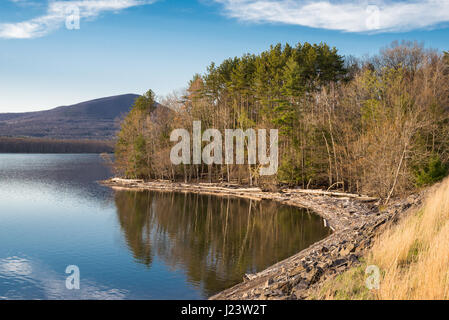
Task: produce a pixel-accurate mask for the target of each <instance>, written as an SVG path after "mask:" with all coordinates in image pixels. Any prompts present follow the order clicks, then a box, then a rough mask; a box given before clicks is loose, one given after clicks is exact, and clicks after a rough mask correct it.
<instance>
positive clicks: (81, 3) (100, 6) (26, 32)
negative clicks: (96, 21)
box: [0, 0, 155, 39]
mask: <svg viewBox="0 0 449 320" xmlns="http://www.w3.org/2000/svg"><path fill="white" fill-rule="evenodd" d="M12 1H13V2H20V3H26V2H25V1H20V0H12ZM153 2H155V0H77V1H54V0H49V1H48V6H47V10H46V13H45V14H44V15H42V16H38V17H36V18H33V19H30V20H27V21H22V22H17V23H0V38H4V39H30V38H37V37H42V36H44V35H46V34H48V33H50V32H51V31H53V30H56V29H58V28H60V27H62V26H63V25H64V23H65V21H66V18H67V17H68V16H69V15H70V14H71V13H72V12H73V8H76V9H77V10H79V16H80V18H81V19H83V18H91V19H92V18H96V17H98V16H99V15H100V14H101V13H102V12H107V11H114V12H117V11H120V10H123V9H127V8H131V7H135V6H141V5H145V4H151V3H153Z"/></svg>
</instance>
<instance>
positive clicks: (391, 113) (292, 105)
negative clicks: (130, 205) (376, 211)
mask: <svg viewBox="0 0 449 320" xmlns="http://www.w3.org/2000/svg"><path fill="white" fill-rule="evenodd" d="M162 106H163V107H162ZM195 120H200V121H201V122H202V127H203V128H216V129H219V130H220V131H223V132H224V130H225V129H234V128H241V129H243V130H246V129H248V128H253V129H259V128H260V129H278V130H279V170H278V172H277V174H276V175H275V176H271V177H263V176H259V174H258V172H259V170H258V169H259V166H258V165H250V164H245V165H231V164H221V165H215V164H213V165H206V164H199V165H198V164H195V165H193V164H192V165H179V166H175V165H173V164H172V163H171V161H170V150H171V148H172V147H173V145H174V143H173V142H171V141H170V132H171V131H172V130H174V129H177V128H185V129H187V130H190V132H191V130H192V123H193V121H195ZM448 144H449V54H448V53H439V52H437V51H435V50H432V49H426V48H424V46H423V45H421V44H418V43H416V42H402V43H398V42H395V43H393V44H391V45H390V46H388V47H386V48H384V49H382V50H381V51H380V53H379V54H377V55H376V56H374V57H370V58H365V59H357V58H354V57H352V56H347V57H343V56H342V55H340V54H339V53H338V51H337V49H336V48H331V47H329V46H328V45H326V44H323V43H321V44H309V43H304V44H297V45H296V46H294V47H293V46H290V45H288V44H286V45H281V44H278V45H275V46H271V47H270V48H269V49H268V50H267V51H264V52H262V53H260V54H258V55H254V54H246V55H243V56H242V57H235V58H230V59H227V60H225V61H223V62H222V63H221V64H220V65H216V64H215V63H212V64H211V65H210V66H209V67H208V68H207V71H206V72H205V74H202V75H200V74H196V75H195V76H194V77H193V79H192V80H191V81H190V82H189V84H188V87H187V89H186V90H185V92H182V93H174V94H171V95H169V96H167V97H165V98H164V99H163V100H162V101H161V105H157V104H156V103H155V95H154V93H153V92H152V91H151V90H150V91H148V92H147V93H146V94H145V95H143V96H141V97H140V98H138V99H137V100H136V103H135V104H134V106H133V108H132V109H131V111H130V113H129V114H128V116H127V117H126V118H125V119H124V120H123V122H122V125H121V131H120V132H119V134H118V139H117V144H116V148H115V151H116V162H115V165H116V169H117V171H118V172H120V173H121V174H122V175H123V176H126V177H131V178H144V179H170V180H182V181H186V182H191V181H223V182H235V183H240V184H249V185H258V186H261V187H263V188H270V187H273V186H276V185H280V184H282V185H290V186H300V187H303V188H312V187H320V188H326V189H336V188H338V189H340V190H345V191H350V192H356V193H365V194H370V195H375V196H379V197H382V198H389V197H391V196H393V195H395V194H403V193H407V192H410V191H412V190H415V189H416V188H419V187H421V186H424V185H427V184H430V183H433V182H435V181H438V180H440V179H441V178H442V177H444V176H445V175H447V173H448V164H449V154H448V151H449V145H448Z"/></svg>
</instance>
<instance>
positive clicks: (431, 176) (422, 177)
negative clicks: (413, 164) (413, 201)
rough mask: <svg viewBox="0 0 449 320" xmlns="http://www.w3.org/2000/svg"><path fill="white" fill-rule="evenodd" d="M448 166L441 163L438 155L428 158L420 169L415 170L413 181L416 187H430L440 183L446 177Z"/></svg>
mask: <svg viewBox="0 0 449 320" xmlns="http://www.w3.org/2000/svg"><path fill="white" fill-rule="evenodd" d="M448 170H449V166H448V165H447V164H444V163H443V162H442V161H441V158H440V156H439V155H437V154H435V155H433V156H432V157H430V158H429V160H428V161H427V163H424V164H423V165H422V166H421V167H420V168H417V169H416V170H415V180H416V185H417V186H418V187H422V186H427V185H431V184H432V183H435V182H438V181H441V180H442V179H443V178H445V177H446V176H447V175H448Z"/></svg>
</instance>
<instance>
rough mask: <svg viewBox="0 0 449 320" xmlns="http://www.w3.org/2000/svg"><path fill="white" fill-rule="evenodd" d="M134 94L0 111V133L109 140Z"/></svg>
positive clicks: (128, 108)
mask: <svg viewBox="0 0 449 320" xmlns="http://www.w3.org/2000/svg"><path fill="white" fill-rule="evenodd" d="M137 97H139V96H138V95H136V94H124V95H118V96H113V97H106V98H100V99H95V100H90V101H86V102H81V103H77V104H74V105H70V106H62V107H57V108H54V109H51V110H45V111H36V112H25V113H0V136H3V137H34V138H50V139H95V140H111V139H113V138H114V136H115V134H116V132H117V130H118V129H119V127H118V119H120V118H121V117H123V116H124V115H125V114H126V113H128V111H129V110H130V108H131V106H132V105H133V103H134V100H135V99H136V98H137Z"/></svg>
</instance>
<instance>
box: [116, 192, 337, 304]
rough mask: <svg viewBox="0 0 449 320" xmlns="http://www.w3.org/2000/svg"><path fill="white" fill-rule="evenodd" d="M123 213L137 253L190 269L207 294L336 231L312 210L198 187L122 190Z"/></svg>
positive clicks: (145, 258) (129, 239)
mask: <svg viewBox="0 0 449 320" xmlns="http://www.w3.org/2000/svg"><path fill="white" fill-rule="evenodd" d="M115 203H116V206H117V214H118V219H119V221H120V225H121V228H122V230H123V234H124V237H125V240H126V242H127V245H128V247H129V249H130V250H131V252H132V254H133V256H134V258H135V259H136V260H137V261H138V262H140V263H143V264H145V265H146V266H148V267H149V268H150V267H151V263H152V261H153V257H154V255H157V256H158V258H159V259H161V260H163V261H164V262H165V263H166V264H168V265H169V266H170V267H171V268H173V269H182V270H183V271H184V272H185V274H186V275H187V277H188V280H189V281H190V282H191V283H193V284H195V285H197V286H200V287H201V289H202V291H203V292H204V294H205V296H209V295H212V294H214V293H217V292H219V291H221V290H223V289H225V288H228V287H230V286H232V285H234V284H236V283H238V282H240V281H241V280H242V276H243V275H244V274H245V273H254V272H257V271H261V270H263V269H264V268H266V267H268V266H270V265H272V264H274V263H276V262H278V261H280V260H282V259H285V258H287V257H289V256H291V255H293V254H294V253H296V252H298V251H299V250H302V249H304V248H306V247H308V246H310V245H311V244H312V243H314V242H316V241H318V240H321V239H323V238H324V237H326V236H327V235H329V234H330V230H329V229H328V228H325V227H324V225H323V220H322V219H321V218H320V217H319V216H317V215H315V214H313V213H312V212H310V211H309V210H307V209H300V208H295V207H289V206H284V205H280V204H278V203H276V202H273V201H260V202H259V201H254V200H247V199H240V198H228V197H216V196H211V195H198V194H191V193H186V194H184V193H159V192H151V191H144V192H134V191H118V192H116V194H115Z"/></svg>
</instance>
